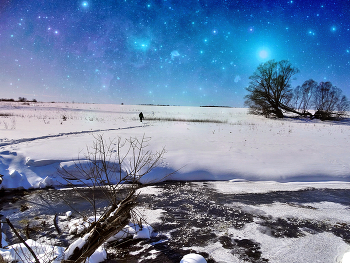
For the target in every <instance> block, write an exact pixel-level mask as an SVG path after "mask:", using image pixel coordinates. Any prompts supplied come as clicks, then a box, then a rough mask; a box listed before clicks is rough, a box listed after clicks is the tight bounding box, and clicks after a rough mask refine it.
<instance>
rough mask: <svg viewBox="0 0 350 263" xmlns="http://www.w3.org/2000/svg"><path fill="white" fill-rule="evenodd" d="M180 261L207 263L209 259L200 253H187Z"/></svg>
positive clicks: (184, 262) (182, 262)
mask: <svg viewBox="0 0 350 263" xmlns="http://www.w3.org/2000/svg"><path fill="white" fill-rule="evenodd" d="M180 263H207V261H206V260H205V259H204V257H202V256H201V255H199V254H187V255H185V256H184V257H183V258H182V259H181V261H180Z"/></svg>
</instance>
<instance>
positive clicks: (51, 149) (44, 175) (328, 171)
mask: <svg viewBox="0 0 350 263" xmlns="http://www.w3.org/2000/svg"><path fill="white" fill-rule="evenodd" d="M141 111H142V112H143V114H144V116H145V120H144V121H143V122H142V123H140V122H139V119H138V114H139V112H141ZM0 112H1V113H10V114H12V116H9V117H3V116H2V117H0V174H1V175H2V176H3V181H2V183H1V184H0V188H2V189H17V188H24V189H30V188H45V187H48V186H60V185H61V184H64V183H65V180H64V179H62V178H61V176H60V175H59V173H58V170H60V169H61V170H62V169H63V168H64V169H66V170H68V171H69V172H70V173H71V174H73V175H74V176H76V175H77V174H76V173H75V162H77V161H78V160H80V163H81V164H82V165H88V161H86V160H84V157H85V154H86V148H87V146H91V145H92V142H93V140H94V137H93V136H94V135H96V134H103V136H104V138H105V139H108V138H111V139H113V138H115V137H117V136H120V137H121V138H123V139H125V138H130V137H137V138H142V136H143V135H145V136H146V137H151V140H150V142H149V149H150V150H152V151H154V152H155V151H159V150H161V149H162V148H163V147H165V149H166V151H167V152H166V154H165V155H164V157H165V159H164V161H163V162H162V163H161V164H160V166H159V167H157V168H156V169H154V170H153V171H152V172H151V173H150V174H148V175H146V176H145V177H143V178H142V180H141V182H142V183H153V182H156V181H160V180H163V179H164V176H165V175H167V174H170V173H173V172H175V171H176V172H175V173H174V174H172V175H170V176H168V177H166V178H165V179H167V180H213V181H217V182H215V183H214V182H210V183H209V184H211V185H212V186H213V187H214V188H215V189H216V190H217V191H220V192H222V193H231V194H232V193H237V194H240V193H265V192H270V191H297V190H303V189H308V188H310V187H311V188H320V189H322V188H331V189H350V162H349V156H350V147H349V141H350V129H349V123H348V122H346V121H344V122H321V121H319V120H313V121H310V120H307V119H305V120H303V119H299V120H293V119H282V120H277V119H266V118H264V117H261V116H253V115H248V114H247V109H236V108H199V107H175V106H174V107H157V106H141V105H107V104H106V105H96V104H75V103H74V104H73V103H35V104H31V105H23V104H20V103H9V102H0ZM63 115H64V116H67V120H66V121H64V120H63V117H62V116H63ZM147 117H154V118H164V120H160V121H148V120H147ZM165 118H168V119H169V118H176V119H187V120H190V119H197V120H205V121H203V122H186V121H166V120H165ZM206 120H212V121H221V122H222V123H214V122H208V121H206ZM83 179H86V178H83ZM220 180H226V181H227V180H229V183H227V182H226V183H225V184H224V183H221V182H220ZM145 189H147V191H149V193H151V194H160V193H159V192H158V190H157V189H155V188H152V186H150V187H149V188H148V187H147V188H145ZM145 189H142V190H141V192H142V193H143V192H144V191H146V190H145ZM232 205H235V204H232ZM304 205H308V206H311V207H315V209H314V210H313V209H303V208H300V207H299V208H293V207H291V206H287V205H286V204H283V203H278V202H276V203H273V204H272V205H260V206H258V207H256V206H254V207H252V206H249V205H247V206H245V207H242V210H244V209H248V210H249V209H250V211H251V210H252V209H257V211H256V212H257V213H260V214H266V215H273V216H274V217H278V216H281V217H285V216H288V215H289V214H291V215H297V216H302V217H304V218H308V219H314V218H318V219H319V218H320V217H322V220H325V221H331V222H338V221H339V222H349V221H350V218H349V213H348V211H349V210H348V207H345V206H342V205H340V204H335V203H331V202H324V203H318V204H314V203H309V204H304ZM325 211H326V212H327V211H328V215H329V216H324V214H325ZM342 211H343V212H342ZM344 211H345V212H344ZM162 212H164V211H162V210H159V211H156V212H154V214H153V216H154V217H153V218H152V212H149V211H148V212H147V211H143V213H145V214H146V215H147V216H148V217H150V219H151V220H150V221H148V222H149V223H150V224H151V222H152V221H156V220H157V218H158V219H159V217H160V216H159V215H160V214H161V213H162ZM66 219H67V220H70V225H69V229H70V232H71V233H73V232H75V233H76V232H79V233H80V232H81V231H82V230H83V229H84V228H86V226H87V223H86V222H85V223H84V222H82V221H79V220H78V221H74V220H76V219H71V214H69V213H68V212H67V214H66ZM256 226H257V225H256V224H248V225H247V226H246V227H245V228H244V229H241V230H237V229H234V228H229V229H227V231H228V232H229V234H232V235H233V236H236V237H237V238H240V237H242V236H244V237H245V238H252V239H253V238H254V239H255V240H257V241H258V242H259V243H261V244H262V247H261V250H262V252H263V253H264V256H266V257H268V258H269V261H271V262H298V261H300V258H303V262H343V263H344V262H350V256H349V253H350V252H349V250H350V248H349V245H348V244H346V243H345V242H344V241H343V240H342V239H341V238H339V237H336V236H333V235H331V234H330V233H319V234H313V235H311V234H309V235H305V236H304V237H301V238H298V239H293V238H289V239H280V240H279V241H280V242H282V243H284V245H283V248H284V249H283V250H282V251H278V249H280V246H276V245H275V242H276V239H275V238H273V237H271V236H269V235H267V234H266V233H262V231H261V229H257V228H256ZM151 233H152V227H151V226H150V225H145V226H144V227H143V228H142V229H140V228H139V226H137V225H135V224H132V223H130V224H129V225H128V226H126V228H125V229H123V231H121V232H120V233H118V234H117V235H116V236H114V237H113V238H114V239H120V238H124V237H125V236H128V235H129V236H132V237H133V238H149V237H150V234H151ZM29 242H34V243H32V245H33V246H34V247H36V246H37V244H36V243H35V241H29ZM76 242H77V244H75V245H82V244H83V242H84V240H83V239H81V240H77V241H76ZM3 244H4V240H3ZM14 246H20V244H15V245H12V246H9V249H8V250H6V251H5V250H4V249H2V250H1V254H3V253H7V254H9V253H14V252H13V250H11V249H14V248H15V247H14ZM305 246H308V248H309V249H308V251H307V252H305V253H307V254H306V255H303V254H301V255H300V253H304V252H303V251H304V249H302V248H303V247H305ZM37 247H38V248H40V249H42V250H43V251H45V249H48V248H46V246H45V245H43V244H40V246H39V245H38V246H37ZM50 249H51V250H52V246H50ZM60 249H62V248H58V247H57V248H56V247H55V248H54V251H55V253H58V254H59V253H61V252H60V251H61V250H60ZM189 249H196V251H203V252H207V253H211V256H213V257H214V258H216V260H219V261H220V260H221V261H224V262H225V261H226V262H240V259H239V258H237V257H235V255H232V254H229V253H227V251H226V250H224V249H223V248H222V246H221V244H219V243H218V244H211V245H209V246H208V247H204V248H203V247H202V248H196V247H195V248H194V247H192V248H189ZM320 250H323V253H319V251H320ZM4 251H5V252H4ZM296 251H297V253H296ZM324 251H326V252H327V253H324ZM43 253H46V252H43ZM67 253H69V252H67ZM96 253H99V254H96V258H91V259H90V262H99V260H101V259H102V258H105V251H104V250H103V248H101V249H99V250H98V251H97V252H96ZM3 255H4V254H3ZM324 255H327V258H322V256H324ZM282 259H283V260H282ZM304 259H305V260H304ZM183 260H187V259H183ZM307 260H309V261H307ZM183 262H190V261H183ZM193 262H196V261H193ZM197 262H199V261H197Z"/></svg>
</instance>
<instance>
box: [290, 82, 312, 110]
mask: <svg viewBox="0 0 350 263" xmlns="http://www.w3.org/2000/svg"><path fill="white" fill-rule="evenodd" d="M316 87H317V82H316V81H314V80H313V79H309V80H307V81H305V82H304V83H303V85H301V86H297V87H296V88H295V89H294V91H293V105H292V107H294V108H295V109H296V110H297V111H299V112H300V113H301V114H302V115H304V116H307V115H308V116H311V115H312V114H311V113H310V112H309V110H310V109H311V108H312V98H313V96H314V93H315V89H316Z"/></svg>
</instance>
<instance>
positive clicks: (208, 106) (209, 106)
mask: <svg viewBox="0 0 350 263" xmlns="http://www.w3.org/2000/svg"><path fill="white" fill-rule="evenodd" d="M199 107H203V108H232V107H230V106H214V105H207V106H199Z"/></svg>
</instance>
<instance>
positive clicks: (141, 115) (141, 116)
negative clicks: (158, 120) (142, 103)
mask: <svg viewBox="0 0 350 263" xmlns="http://www.w3.org/2000/svg"><path fill="white" fill-rule="evenodd" d="M139 117H140V122H142V119H143V113H142V112H140V114H139Z"/></svg>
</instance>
